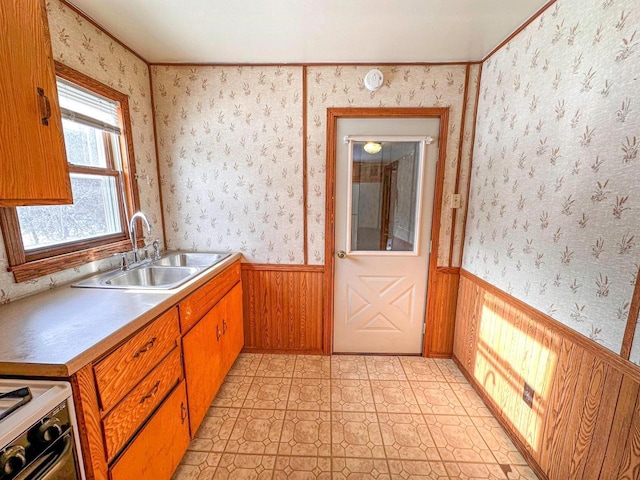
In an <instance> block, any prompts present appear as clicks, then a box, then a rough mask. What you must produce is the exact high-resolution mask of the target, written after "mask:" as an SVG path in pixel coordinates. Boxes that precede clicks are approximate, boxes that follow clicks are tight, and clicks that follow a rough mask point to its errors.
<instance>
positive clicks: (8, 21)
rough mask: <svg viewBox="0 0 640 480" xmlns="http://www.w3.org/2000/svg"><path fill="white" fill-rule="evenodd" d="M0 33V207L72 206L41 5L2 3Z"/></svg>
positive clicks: (34, 1) (30, 0)
mask: <svg viewBox="0 0 640 480" xmlns="http://www.w3.org/2000/svg"><path fill="white" fill-rule="evenodd" d="M0 32H2V41H0V65H2V68H0V99H2V101H0V117H1V118H2V121H1V122H0V179H2V181H0V206H15V205H45V204H60V203H71V201H72V197H71V183H70V180H69V167H68V164H67V158H66V154H65V150H64V140H63V134H62V119H61V116H60V107H59V105H58V93H57V89H56V82H55V71H54V65H53V57H52V53H51V39H50V37H49V27H48V23H47V12H46V7H45V0H2V2H0Z"/></svg>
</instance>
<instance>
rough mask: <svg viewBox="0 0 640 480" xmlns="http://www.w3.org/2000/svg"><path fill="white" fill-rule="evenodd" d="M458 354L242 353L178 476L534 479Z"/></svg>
mask: <svg viewBox="0 0 640 480" xmlns="http://www.w3.org/2000/svg"><path fill="white" fill-rule="evenodd" d="M536 478H537V477H536V475H535V473H534V472H533V471H532V470H531V468H530V467H529V466H528V465H527V463H526V461H525V460H524V458H523V457H522V455H521V454H520V452H519V451H518V450H517V448H516V447H515V445H514V444H513V442H511V440H510V438H509V437H508V436H507V434H506V433H505V432H504V430H503V429H502V427H501V426H500V424H499V423H498V421H497V420H496V419H495V418H494V417H493V415H492V414H491V411H490V410H489V409H488V408H487V407H486V405H485V404H484V402H483V401H482V399H481V398H480V396H478V394H477V393H476V391H475V390H474V389H473V387H472V386H471V385H470V384H469V383H468V382H467V380H466V379H465V377H464V376H463V375H462V373H461V372H460V370H459V369H458V367H457V366H456V364H455V363H454V362H453V361H452V360H447V359H429V358H421V357H403V356H400V357H398V356H371V355H368V356H366V355H334V356H331V357H323V356H312V355H299V356H295V355H272V354H247V353H243V354H241V355H240V356H239V357H238V359H237V361H236V362H235V364H234V365H233V367H232V368H231V371H230V372H229V375H227V378H226V379H225V381H224V383H223V385H222V386H221V388H220V390H219V391H218V395H217V396H216V398H215V399H214V401H213V402H212V405H211V407H210V408H209V410H208V411H207V415H206V417H205V418H204V420H203V422H202V424H201V426H200V428H199V429H198V431H197V432H196V434H195V436H194V438H193V439H192V440H191V444H190V445H189V449H188V451H187V453H186V454H185V455H184V457H183V459H182V462H181V464H180V465H179V467H178V469H177V470H176V472H175V473H174V475H173V480H212V479H223V480H226V479H238V480H240V479H241V480H274V479H275V480H330V479H331V480H347V479H349V480H366V479H373V480H391V479H393V480H422V479H425V480H426V479H429V480H433V479H435V480H454V479H460V480H471V479H474V480H484V479H486V480H535V479H536Z"/></svg>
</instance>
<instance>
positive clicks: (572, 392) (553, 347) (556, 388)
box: [453, 270, 640, 480]
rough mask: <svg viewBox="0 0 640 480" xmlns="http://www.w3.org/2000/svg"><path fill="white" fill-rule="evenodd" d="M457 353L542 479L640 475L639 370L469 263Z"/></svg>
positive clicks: (462, 290) (464, 278)
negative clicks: (475, 270) (478, 273)
mask: <svg viewBox="0 0 640 480" xmlns="http://www.w3.org/2000/svg"><path fill="white" fill-rule="evenodd" d="M453 351H454V360H455V361H456V362H457V363H458V365H459V366H460V367H461V369H462V370H463V372H464V373H465V375H466V376H467V377H468V379H469V380H470V381H471V382H472V384H473V385H474V387H475V388H476V390H477V391H478V392H479V393H480V395H481V396H482V397H483V399H484V400H485V402H486V403H487V405H488V406H489V407H490V409H491V410H492V411H493V413H494V414H495V415H496V417H497V418H498V420H499V421H500V422H501V423H502V425H503V426H504V427H505V428H506V430H507V432H508V433H509V434H510V436H511V437H512V439H513V440H514V441H515V442H516V444H518V446H519V448H520V449H521V451H522V452H523V453H524V454H525V456H526V457H527V460H528V461H529V463H530V464H531V466H532V467H533V468H534V469H536V471H537V473H538V474H539V475H540V476H541V478H548V479H550V480H566V479H584V480H589V479H603V480H605V479H607V480H608V479H622V478H624V479H637V478H640V368H638V367H637V366H635V365H633V364H632V363H630V362H628V361H626V360H624V359H622V358H621V357H620V356H619V355H616V354H615V353H613V352H611V351H609V350H607V349H605V348H604V347H602V346H600V345H598V344H597V343H595V342H593V341H591V340H589V339H588V338H586V337H584V336H582V335H580V334H578V333H576V332H575V331H573V330H571V329H569V328H568V327H566V326H565V325H563V324H561V323H559V322H557V321H556V320H554V319H552V318H551V317H548V316H547V315H545V314H544V313H542V312H539V311H538V310H535V309H534V308H532V307H530V306H528V305H526V304H525V303H523V302H521V301H520V300H517V299H516V298H514V297H512V296H510V295H508V294H507V293H505V292H503V291H501V290H499V289H497V288H496V287H494V286H492V285H491V284H489V283H487V282H485V281H483V280H481V279H480V278H478V277H475V276H474V275H472V274H470V273H469V272H466V271H464V270H462V271H461V277H460V289H459V294H458V311H457V318H456V330H455V340H454V348H453ZM525 385H527V387H525ZM528 387H530V388H531V390H532V394H531V397H530V398H531V399H532V402H531V406H530V405H529V404H528V402H527V400H528V399H527V394H525V393H524V391H525V388H528Z"/></svg>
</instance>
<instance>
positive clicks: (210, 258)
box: [153, 253, 231, 267]
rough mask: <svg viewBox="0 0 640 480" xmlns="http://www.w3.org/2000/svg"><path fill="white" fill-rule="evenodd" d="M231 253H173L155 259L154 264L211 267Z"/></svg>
mask: <svg viewBox="0 0 640 480" xmlns="http://www.w3.org/2000/svg"><path fill="white" fill-rule="evenodd" d="M230 255H231V254H230V253H171V254H169V255H167V256H166V257H162V258H161V259H160V260H155V261H154V262H153V265H158V266H165V265H166V266H170V267H211V266H213V265H215V264H216V263H219V262H221V261H222V260H224V259H225V258H227V257H228V256H230Z"/></svg>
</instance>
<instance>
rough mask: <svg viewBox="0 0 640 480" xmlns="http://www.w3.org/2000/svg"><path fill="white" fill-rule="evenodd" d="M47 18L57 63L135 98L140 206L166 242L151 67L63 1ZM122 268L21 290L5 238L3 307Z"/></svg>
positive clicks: (67, 275) (84, 271)
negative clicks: (44, 291)
mask: <svg viewBox="0 0 640 480" xmlns="http://www.w3.org/2000/svg"><path fill="white" fill-rule="evenodd" d="M47 12H48V16H49V31H50V34H51V43H52V48H53V56H54V58H55V59H56V60H58V61H60V62H61V63H64V64H65V65H68V66H70V67H71V68H74V69H76V70H78V71H80V72H82V73H85V74H87V75H89V76H91V77H93V78H95V79H96V80H98V81H100V82H102V83H105V84H107V85H109V86H111V87H113V88H115V89H116V90H119V91H121V92H123V93H126V94H127V95H128V96H129V108H130V115H131V126H132V134H133V144H134V152H135V157H136V158H135V161H136V170H137V173H138V177H139V178H138V186H139V191H140V206H141V208H142V210H143V211H145V212H146V213H147V214H148V215H149V218H150V220H151V221H152V224H153V226H154V232H153V236H154V238H157V237H159V238H160V239H162V216H161V212H160V202H159V189H158V175H157V169H156V153H155V140H154V136H153V116H152V108H151V88H150V83H149V68H148V66H147V64H146V63H145V62H144V61H143V60H141V59H140V58H138V57H136V56H135V55H133V54H132V53H131V52H129V51H128V50H126V49H125V48H124V47H122V46H121V45H120V44H119V43H117V42H115V41H114V40H113V39H112V38H111V37H109V36H108V35H107V34H105V33H104V32H103V31H102V30H100V29H99V28H96V27H95V26H94V25H93V24H91V23H90V22H89V21H87V20H86V19H85V18H84V17H82V16H81V15H78V14H77V13H76V12H75V11H73V10H72V9H71V8H69V7H68V6H67V5H65V4H64V3H62V2H60V1H59V0H48V1H47ZM116 264H117V261H115V262H114V261H113V260H111V259H108V260H103V261H99V262H93V263H90V264H87V265H84V266H82V267H78V268H74V269H70V270H65V271H63V272H59V273H56V274H54V275H48V276H46V277H42V278H39V279H35V280H32V281H28V282H23V283H19V284H16V283H15V282H14V279H13V274H12V273H10V272H8V271H7V267H8V261H7V255H6V249H5V245H4V241H3V239H2V236H1V235H0V304H3V303H7V302H9V301H11V300H15V299H17V298H19V297H23V296H26V295H29V294H32V293H35V292H38V291H41V290H46V289H48V288H53V287H55V286H57V285H59V284H63V283H67V282H71V281H73V280H75V279H77V278H80V277H82V276H86V275H88V274H89V273H91V272H95V271H97V270H104V269H109V268H112V267H114V266H116Z"/></svg>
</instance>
